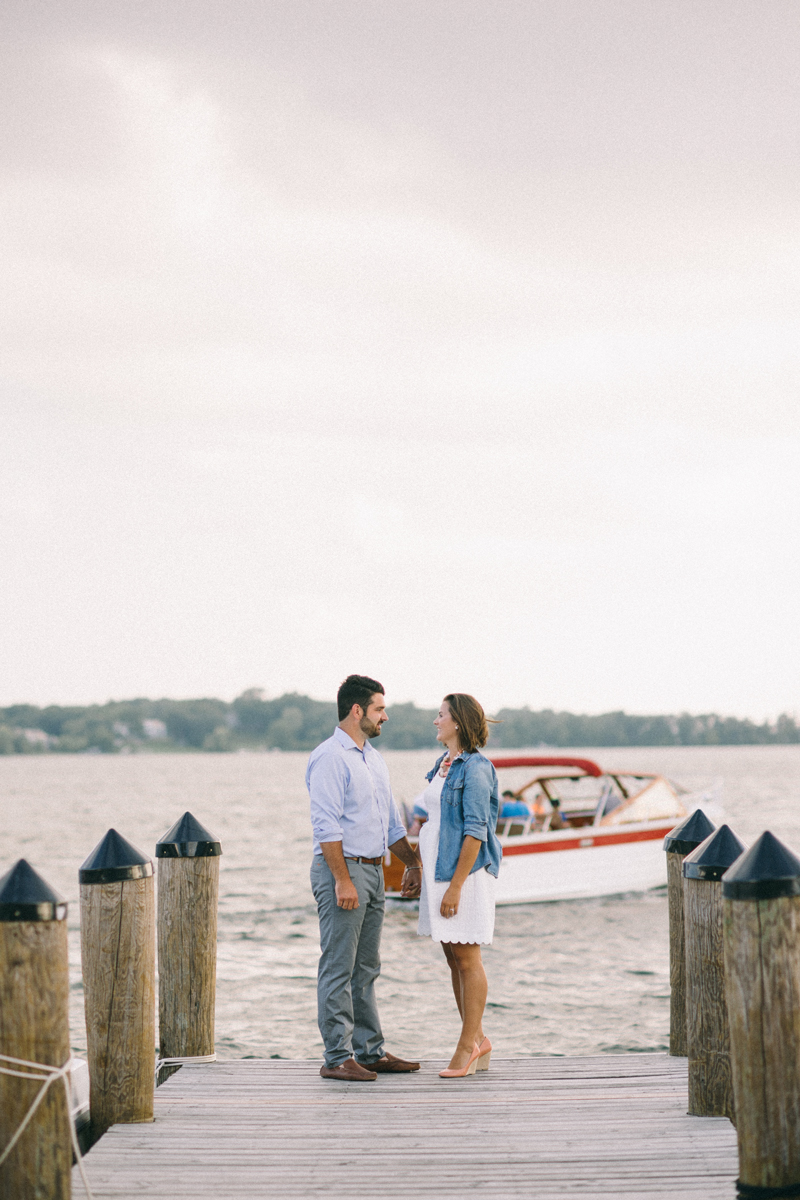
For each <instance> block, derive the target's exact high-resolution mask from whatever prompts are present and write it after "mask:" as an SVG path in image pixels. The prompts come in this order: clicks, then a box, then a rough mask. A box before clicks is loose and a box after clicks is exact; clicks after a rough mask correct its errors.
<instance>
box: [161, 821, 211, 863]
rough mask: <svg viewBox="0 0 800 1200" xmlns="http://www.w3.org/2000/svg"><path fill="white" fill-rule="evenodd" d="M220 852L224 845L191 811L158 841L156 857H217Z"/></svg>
mask: <svg viewBox="0 0 800 1200" xmlns="http://www.w3.org/2000/svg"><path fill="white" fill-rule="evenodd" d="M219 854H222V846H221V845H220V844H219V842H218V841H217V839H216V838H215V837H214V835H213V833H209V832H208V830H207V829H206V828H205V826H204V825H201V824H200V822H199V821H198V820H197V817H193V816H192V814H191V813H190V812H185V813H184V814H183V816H182V817H181V819H180V821H176V822H175V824H174V825H173V826H172V828H171V829H168V830H167V832H166V833H165V834H164V836H163V837H162V838H159V839H158V841H157V843H156V858H216V857H217V855H219Z"/></svg>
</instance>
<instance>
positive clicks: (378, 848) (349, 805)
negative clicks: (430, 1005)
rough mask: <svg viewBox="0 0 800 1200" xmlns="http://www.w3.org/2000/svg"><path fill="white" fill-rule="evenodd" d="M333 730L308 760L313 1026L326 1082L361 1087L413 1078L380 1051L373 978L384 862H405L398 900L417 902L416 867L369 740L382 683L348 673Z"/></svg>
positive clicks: (410, 1066)
mask: <svg viewBox="0 0 800 1200" xmlns="http://www.w3.org/2000/svg"><path fill="white" fill-rule="evenodd" d="M336 701H337V705H338V712H339V725H338V727H337V728H336V729H335V730H334V731H333V737H330V738H328V740H327V741H326V742H323V743H322V744H321V745H320V746H317V748H316V750H315V751H314V752H313V754H312V755H311V757H310V759H309V760H308V770H307V772H306V786H307V788H308V791H309V795H310V796H311V824H312V826H313V830H314V862H313V865H312V867H311V887H312V889H313V892H314V899H315V900H316V902H317V910H318V913H319V931H320V947H321V957H320V960H319V974H318V977H317V1006H318V1019H319V1029H320V1033H321V1034H322V1041H323V1043H324V1045H325V1063H324V1065H323V1066H322V1068H321V1070H320V1075H321V1076H322V1077H323V1079H346V1080H349V1081H357V1082H362V1081H363V1082H366V1081H367V1080H371V1079H376V1078H377V1072H378V1071H387V1072H396V1071H418V1070H419V1063H417V1062H406V1061H404V1060H403V1059H401V1058H396V1057H395V1056H394V1055H393V1054H389V1053H388V1051H386V1050H385V1049H384V1045H383V1033H382V1032H381V1025H380V1020H379V1018H378V1009H377V1005H376V1003H375V991H374V989H375V980H376V979H377V978H378V975H379V974H380V969H381V963H380V940H381V929H382V927H383V912H384V895H383V857H384V855H385V853H386V850H387V848H388V849H391V850H392V852H393V853H394V854H396V855H397V857H398V858H399V859H400V861H401V862H403V863H405V866H406V870H405V872H404V874H403V895H406V896H416V895H419V891H420V885H421V882H422V875H421V873H420V872H421V870H422V866H421V863H420V860H419V858H418V857H417V855H416V854H415V853H414V851H413V850H412V848H411V846H410V845H409V843H408V840H407V838H406V831H405V828H404V827H403V824H402V822H401V820H400V814H399V812H398V810H397V805H396V804H395V801H394V797H393V796H392V790H391V787H390V786H389V772H388V770H387V769H386V764H385V762H384V761H383V759H382V758H381V756H380V754H378V752H377V750H374V749H373V747H372V746H371V745H370V744H369V739H370V738H377V737H380V734H381V726H382V725H383V724H384V722H385V721H387V720H388V717H387V715H386V700H385V696H384V691H383V685H382V684H380V683H378V681H377V680H376V679H370V678H369V676H367V675H348V677H347V679H345V681H344V683H343V684H342V686H341V687H340V688H339V692H338V695H337V697H336Z"/></svg>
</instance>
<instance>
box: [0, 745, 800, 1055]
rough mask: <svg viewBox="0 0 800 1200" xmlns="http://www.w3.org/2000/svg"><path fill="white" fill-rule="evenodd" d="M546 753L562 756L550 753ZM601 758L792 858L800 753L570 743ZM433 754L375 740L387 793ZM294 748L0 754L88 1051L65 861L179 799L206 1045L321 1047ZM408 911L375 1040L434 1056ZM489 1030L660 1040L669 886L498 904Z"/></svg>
mask: <svg viewBox="0 0 800 1200" xmlns="http://www.w3.org/2000/svg"><path fill="white" fill-rule="evenodd" d="M559 753H564V752H563V751H559ZM575 753H581V754H584V755H585V756H587V757H590V758H594V759H596V760H597V761H599V762H600V764H601V766H604V767H606V768H617V769H619V770H622V771H626V770H637V769H638V770H641V771H644V772H648V771H655V772H660V773H663V774H665V775H668V776H669V777H671V778H674V779H675V780H678V781H679V782H681V783H683V784H684V785H686V786H690V787H695V786H705V785H706V784H707V783H708V782H709V781H710V780H712V779H714V778H717V777H722V778H723V780H724V789H723V793H722V802H723V804H724V806H725V809H726V813H727V817H728V821H729V823H730V824H731V826H732V827H733V829H734V830H735V832H736V833H738V834H739V836H740V837H741V838H742V839H743V840H744V841H745V842H747V843H748V844H749V843H750V842H752V840H753V839H754V838H755V837H757V836H758V834H759V833H761V832H762V830H764V829H765V828H769V829H771V830H772V831H773V832H774V833H775V834H776V835H777V836H778V837H780V838H782V839H783V840H784V841H786V842H787V843H788V845H789V846H790V847H791V848H792V849H794V850H795V851H800V804H799V803H798V800H799V799H800V747H798V746H755V747H714V748H705V747H680V748H672V747H670V748H648V749H635V750H634V749H624V750H619V749H616V750H597V749H594V750H583V751H579V750H576V751H575ZM434 756H435V751H433V750H432V751H430V752H428V751H387V752H386V754H385V758H386V761H387V763H388V765H389V769H390V771H391V775H392V781H393V785H394V790H395V794H396V796H397V797H398V799H401V800H402V799H405V800H410V799H411V798H412V797H413V796H414V795H415V794H416V793H417V792H418V791H419V790H420V789H421V787H422V784H423V776H424V773H425V771H426V770H428V769H429V767H430V765H431V764H432V761H433V758H434ZM306 759H307V755H306V754H277V753H272V754H235V755H227V754H196V755H191V754H184V755H177V754H174V755H173V754H163V755H160V754H150V755H145V754H141V755H134V756H126V757H122V756H120V757H112V756H108V757H106V756H67V755H43V756H40V757H39V756H20V757H5V758H0V805H1V806H2V814H3V816H2V826H1V827H0V828H2V838H1V839H0V873H3V872H5V871H6V870H7V869H8V867H10V866H11V865H12V864H13V863H14V862H15V861H16V859H17V858H19V857H24V858H27V859H28V860H29V862H30V863H31V864H32V865H33V866H34V867H35V868H36V870H37V871H39V873H40V874H41V875H43V876H44V878H45V879H46V880H47V881H48V882H49V883H51V884H52V885H53V886H55V887H56V888H58V889H59V891H61V892H62V893H63V894H64V895H65V896H66V897H67V898H68V900H69V901H70V908H69V919H68V921H69V931H70V971H71V979H72V986H71V1025H72V1039H73V1045H74V1047H75V1049H76V1051H77V1052H78V1053H83V1052H85V1046H86V1033H85V1029H84V1024H83V993H82V985H81V976H80V936H79V910H78V903H77V899H78V868H79V866H80V864H81V862H82V861H83V860H84V858H85V857H86V856H87V854H88V853H89V852H90V851H91V850H92V848H93V847H94V846H95V845H96V843H97V842H98V841H99V840H100V838H101V837H102V836H103V834H104V833H105V832H106V830H107V829H109V828H110V827H111V826H113V827H114V828H116V829H118V830H119V832H120V833H122V834H123V835H124V836H125V837H126V838H128V839H129V841H131V842H133V844H134V845H136V846H138V847H139V848H141V849H142V850H145V851H146V852H147V853H149V854H151V855H152V854H153V853H154V850H155V843H156V841H157V840H158V838H159V837H160V836H161V835H162V834H163V833H164V832H165V831H166V830H167V829H168V828H169V826H170V825H172V824H173V822H174V821H175V820H176V819H177V818H178V817H179V816H181V814H182V813H183V812H184V811H186V809H189V810H190V811H191V812H193V813H194V815H195V816H196V817H197V818H198V819H199V820H200V821H202V822H203V824H204V825H206V826H207V827H208V828H209V829H210V830H211V831H212V832H213V833H214V834H215V835H216V836H217V837H218V838H219V839H220V841H221V842H222V848H223V857H222V859H221V864H220V865H221V871H220V914H219V915H220V921H219V955H218V977H217V978H218V984H217V1053H218V1054H219V1056H220V1057H223V1058H241V1057H246V1056H248V1055H250V1056H257V1057H269V1056H273V1057H282V1058H307V1057H318V1056H321V1042H320V1038H319V1033H318V1031H317V1026H316V992H315V979H316V963H317V956H318V951H319V943H318V936H317V921H316V910H315V908H314V904H313V901H312V898H311V893H310V888H309V882H308V870H309V865H310V858H311V843H310V835H309V822H308V797H307V794H306V791H305V786H304V782H303V780H304V773H305V764H306ZM416 920H417V918H416V913H410V912H402V911H391V910H390V911H389V912H387V915H386V923H385V928H384V937H383V951H382V957H383V972H382V975H381V979H380V982H379V985H378V996H379V1002H380V1006H381V1016H382V1021H383V1026H384V1032H385V1034H386V1039H387V1044H388V1046H389V1048H390V1049H391V1050H392V1051H394V1052H395V1053H400V1054H403V1055H408V1056H410V1055H413V1056H415V1057H420V1058H430V1057H439V1058H443V1057H446V1056H449V1054H450V1053H451V1052H452V1048H453V1045H454V1044H455V1040H456V1037H457V1033H458V1018H457V1014H456V1011H455V1005H454V1002H453V998H452V993H451V992H450V987H449V973H448V972H447V971H446V970H445V967H444V958H443V955H442V952H441V948H440V947H439V946H438V945H434V944H432V943H431V941H430V939H428V938H418V937H417V935H416ZM484 961H485V964H486V969H487V974H488V976H489V1008H488V1012H487V1020H486V1028H487V1031H488V1032H489V1034H490V1036H491V1039H492V1042H493V1043H494V1045H495V1047H496V1049H497V1051H498V1053H499V1054H501V1055H526V1054H593V1053H602V1052H604V1051H608V1052H611V1051H625V1050H660V1049H664V1048H666V1046H667V1042H668V1034H669V962H668V930H667V905H666V895H665V892H663V891H655V892H650V893H647V894H645V895H627V896H618V897H613V898H610V899H605V900H588V901H587V900H583V901H568V902H561V903H557V904H530V905H519V906H515V907H509V908H500V909H498V910H497V923H496V931H495V941H494V944H493V945H492V946H491V947H487V948H485V950H484Z"/></svg>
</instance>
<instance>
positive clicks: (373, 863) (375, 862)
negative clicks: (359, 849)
mask: <svg viewBox="0 0 800 1200" xmlns="http://www.w3.org/2000/svg"><path fill="white" fill-rule="evenodd" d="M345 861H346V862H365V863H369V865H370V866H371V867H377V866H378V864H379V863H382V862H383V855H382V854H381V856H380V857H379V858H364V856H363V855H362V856H361V857H360V858H350V857H348V855H345Z"/></svg>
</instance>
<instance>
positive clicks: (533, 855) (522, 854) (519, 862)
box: [384, 818, 675, 904]
mask: <svg viewBox="0 0 800 1200" xmlns="http://www.w3.org/2000/svg"><path fill="white" fill-rule="evenodd" d="M674 824H675V821H674V818H670V819H669V820H666V821H664V820H661V821H646V822H644V821H643V822H639V823H636V824H630V825H625V826H614V827H611V828H607V829H603V828H598V827H597V826H588V827H584V828H582V829H568V830H560V831H548V832H546V833H533V834H529V835H527V836H525V837H505V838H501V839H500V841H501V844H502V847H503V861H502V863H501V865H500V876H499V878H498V881H497V903H498V904H535V903H537V902H540V903H544V902H547V901H552V900H580V899H589V898H591V897H596V896H614V895H618V894H619V893H620V892H645V891H649V890H650V889H651V888H656V887H663V886H664V885H665V884H666V882H667V861H666V856H665V854H664V838H665V837H666V836H667V834H668V833H669V832H670V830H671V829H672V828H673V826H674ZM411 840H412V842H413V841H416V839H415V838H412V839H411ZM391 857H392V862H391V864H389V863H387V864H386V865H385V866H384V874H385V879H386V888H387V892H386V894H387V897H388V898H390V899H393V900H397V899H399V890H400V878H401V876H402V872H403V867H402V864H401V863H400V861H399V860H397V859H395V858H394V856H393V855H392V856H391Z"/></svg>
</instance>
